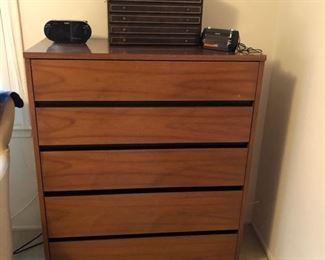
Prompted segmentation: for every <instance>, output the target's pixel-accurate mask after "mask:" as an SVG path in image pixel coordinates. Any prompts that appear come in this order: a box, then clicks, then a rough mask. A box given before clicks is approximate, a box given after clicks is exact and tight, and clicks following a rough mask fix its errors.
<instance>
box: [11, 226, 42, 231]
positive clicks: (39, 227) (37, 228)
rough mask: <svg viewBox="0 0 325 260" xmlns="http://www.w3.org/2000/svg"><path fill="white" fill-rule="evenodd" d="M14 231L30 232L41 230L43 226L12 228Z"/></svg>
mask: <svg viewBox="0 0 325 260" xmlns="http://www.w3.org/2000/svg"><path fill="white" fill-rule="evenodd" d="M11 229H12V231H28V230H41V229H42V227H41V226H16V225H15V226H12V227H11Z"/></svg>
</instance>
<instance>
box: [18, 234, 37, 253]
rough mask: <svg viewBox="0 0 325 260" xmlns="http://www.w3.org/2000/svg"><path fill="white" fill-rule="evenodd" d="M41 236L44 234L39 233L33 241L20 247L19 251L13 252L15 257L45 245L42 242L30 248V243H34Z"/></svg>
mask: <svg viewBox="0 0 325 260" xmlns="http://www.w3.org/2000/svg"><path fill="white" fill-rule="evenodd" d="M40 236H42V233H39V234H38V235H37V236H36V237H34V238H32V239H31V240H29V241H28V242H27V243H25V244H23V245H22V246H20V247H19V248H17V249H16V250H15V251H14V252H13V254H14V255H18V254H20V253H22V252H24V251H27V250H29V249H31V248H34V247H36V246H39V245H41V244H43V241H42V242H39V243H36V244H34V245H31V246H28V245H29V244H30V243H32V242H33V241H35V240H36V239H38V238H39V237H40ZM26 246H28V247H26Z"/></svg>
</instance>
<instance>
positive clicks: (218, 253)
mask: <svg viewBox="0 0 325 260" xmlns="http://www.w3.org/2000/svg"><path fill="white" fill-rule="evenodd" d="M236 239H237V235H208V236H181V237H152V238H136V239H118V240H91V241H71V242H55V243H50V251H51V259H52V260H65V259H69V260H94V259H112V260H139V259H141V260H171V259H175V260H198V259H204V260H234V258H235V247H236Z"/></svg>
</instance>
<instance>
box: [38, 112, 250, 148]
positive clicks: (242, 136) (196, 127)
mask: <svg viewBox="0 0 325 260" xmlns="http://www.w3.org/2000/svg"><path fill="white" fill-rule="evenodd" d="M36 113H37V120H38V135H39V142H40V144H41V145H64V144H67V145H68V144H70V145H71V144H123V143H124V144H125V143H126V144H127V143H186V142H195V143H200V142H247V141H249V133H250V126H251V125H250V124H251V116H252V107H179V108H170V107H164V108H157V107H156V108H151V107H149V108H148V107H147V108H139V107H134V108H121V107H118V108H117V107H115V108H113V107H103V108H83V107H82V108H37V109H36Z"/></svg>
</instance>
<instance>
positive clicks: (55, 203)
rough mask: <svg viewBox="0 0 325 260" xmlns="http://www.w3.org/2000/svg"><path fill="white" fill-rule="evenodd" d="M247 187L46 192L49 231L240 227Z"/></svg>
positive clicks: (130, 231) (132, 231)
mask: <svg viewBox="0 0 325 260" xmlns="http://www.w3.org/2000/svg"><path fill="white" fill-rule="evenodd" d="M241 199H242V192H241V191H215V192H210V191H209V192H167V193H138V194H120V195H93V196H91V195H89V196H65V197H46V198H45V202H46V215H47V221H48V232H49V237H78V236H96V235H118V234H142V233H160V232H166V233H167V232H182V231H209V230H230V229H231V230H232V229H238V225H239V212H240V205H241Z"/></svg>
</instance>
